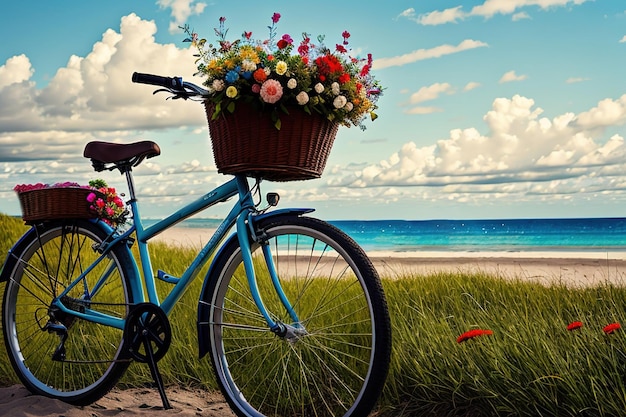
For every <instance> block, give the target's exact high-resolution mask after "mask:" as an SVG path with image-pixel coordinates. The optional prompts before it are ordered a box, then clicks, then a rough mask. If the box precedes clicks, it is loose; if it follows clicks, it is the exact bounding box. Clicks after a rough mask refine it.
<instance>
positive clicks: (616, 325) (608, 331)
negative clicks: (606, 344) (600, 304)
mask: <svg viewBox="0 0 626 417" xmlns="http://www.w3.org/2000/svg"><path fill="white" fill-rule="evenodd" d="M621 327H622V326H620V324H619V323H611V324H607V325H606V326H604V328H603V329H602V331H604V333H606V334H613V333H614V332H615V331H616V330H617V329H620V328H621Z"/></svg>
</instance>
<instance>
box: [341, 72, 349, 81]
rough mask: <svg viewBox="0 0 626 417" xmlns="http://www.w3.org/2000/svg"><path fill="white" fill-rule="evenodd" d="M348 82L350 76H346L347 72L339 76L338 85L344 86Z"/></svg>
mask: <svg viewBox="0 0 626 417" xmlns="http://www.w3.org/2000/svg"><path fill="white" fill-rule="evenodd" d="M348 81H350V74H348V73H347V72H344V73H343V74H341V75H340V76H339V83H340V84H345V83H347V82H348Z"/></svg>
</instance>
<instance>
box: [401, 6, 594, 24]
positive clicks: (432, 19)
mask: <svg viewBox="0 0 626 417" xmlns="http://www.w3.org/2000/svg"><path fill="white" fill-rule="evenodd" d="M586 1H589V0H486V1H485V2H484V3H482V4H479V5H477V6H474V7H473V8H472V9H471V10H470V11H469V12H464V11H463V10H462V6H456V7H451V8H448V9H445V10H442V11H439V10H435V11H432V12H428V13H424V14H421V15H419V16H417V17H416V16H415V10H413V9H407V10H405V12H403V13H402V14H400V16H402V17H406V18H409V19H410V20H413V21H415V22H417V23H419V24H422V25H441V24H445V23H457V22H458V21H459V20H464V19H468V18H470V17H475V16H479V17H484V18H491V17H493V16H495V15H496V14H501V15H513V16H512V20H513V21H517V20H520V19H527V18H529V15H528V14H527V13H526V12H525V11H524V12H518V10H519V9H522V8H525V7H529V6H537V7H539V8H540V9H542V10H546V9H549V8H553V7H564V6H569V5H575V6H577V5H580V4H583V3H585V2H586ZM407 12H408V13H407Z"/></svg>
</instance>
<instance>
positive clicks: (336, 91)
mask: <svg viewBox="0 0 626 417" xmlns="http://www.w3.org/2000/svg"><path fill="white" fill-rule="evenodd" d="M330 90H331V91H332V92H333V94H334V95H336V96H338V95H339V93H340V92H341V89H340V88H339V83H338V82H336V81H335V82H334V83H332V84H331V85H330Z"/></svg>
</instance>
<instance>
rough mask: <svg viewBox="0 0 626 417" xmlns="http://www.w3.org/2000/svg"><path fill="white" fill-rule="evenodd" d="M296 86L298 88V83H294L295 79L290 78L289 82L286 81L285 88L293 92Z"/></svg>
mask: <svg viewBox="0 0 626 417" xmlns="http://www.w3.org/2000/svg"><path fill="white" fill-rule="evenodd" d="M297 86H298V81H296V79H295V78H290V79H289V81H287V88H289V89H290V90H293V89H294V88H296V87H297Z"/></svg>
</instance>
